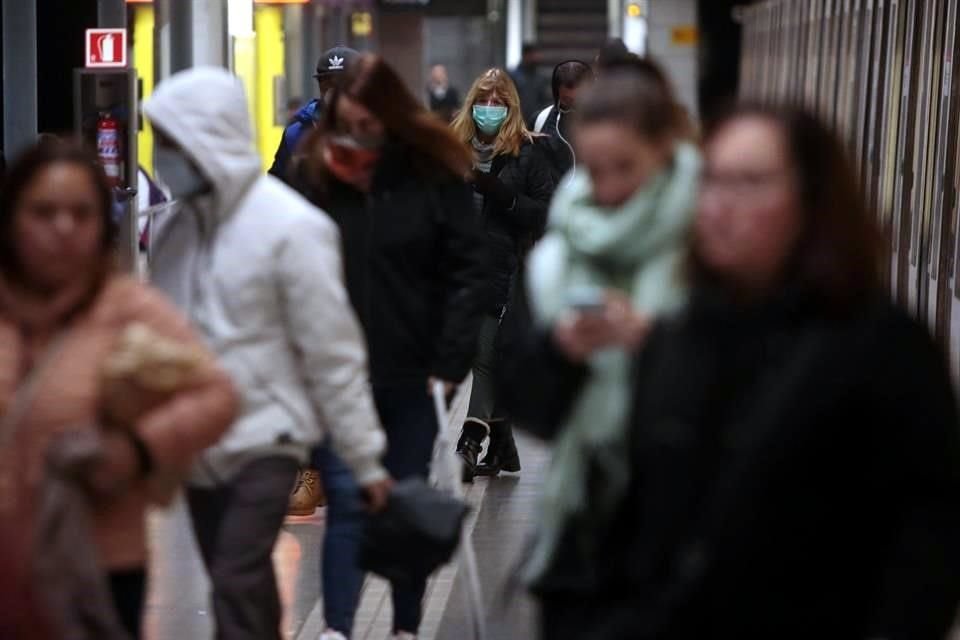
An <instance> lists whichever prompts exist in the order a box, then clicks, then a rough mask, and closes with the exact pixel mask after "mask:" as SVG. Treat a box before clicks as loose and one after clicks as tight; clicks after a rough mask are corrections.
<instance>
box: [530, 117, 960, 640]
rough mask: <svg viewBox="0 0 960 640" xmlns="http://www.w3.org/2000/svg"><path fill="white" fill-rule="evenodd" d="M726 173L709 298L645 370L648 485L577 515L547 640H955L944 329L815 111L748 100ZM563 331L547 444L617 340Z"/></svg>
mask: <svg viewBox="0 0 960 640" xmlns="http://www.w3.org/2000/svg"><path fill="white" fill-rule="evenodd" d="M705 168H706V170H705V174H704V178H703V187H702V190H701V194H700V202H699V211H698V215H697V219H696V223H695V234H694V243H693V248H692V259H691V263H692V265H691V270H690V277H691V278H692V282H691V284H692V286H693V294H692V300H691V304H690V306H689V308H688V310H687V311H686V312H684V313H683V314H681V315H680V316H678V317H676V318H675V319H671V320H667V321H664V322H661V323H659V324H658V326H656V327H655V328H654V330H653V332H652V333H651V334H650V335H649V336H648V338H647V339H646V342H645V346H644V347H643V350H642V352H641V353H640V356H639V360H638V362H637V363H636V369H635V375H634V385H633V393H632V396H633V415H632V419H631V422H630V429H629V434H628V439H627V440H626V441H625V444H624V453H623V455H624V457H625V459H626V460H627V461H628V463H629V467H628V469H629V476H628V478H627V482H626V483H625V484H624V485H623V487H622V489H621V490H620V491H618V492H617V493H616V494H615V495H610V493H609V490H608V489H609V488H608V487H603V486H602V485H596V484H593V482H591V484H590V485H589V486H593V487H596V488H595V489H594V490H595V491H598V492H599V493H600V494H601V495H603V497H604V500H602V501H601V500H591V501H590V502H589V505H590V508H589V509H588V510H587V511H586V512H584V513H582V514H581V516H582V517H580V518H577V519H575V520H574V519H570V520H567V521H566V524H565V525H564V526H563V527H562V532H561V534H560V536H559V539H560V540H561V547H560V549H561V552H560V553H558V554H556V555H555V556H554V557H555V559H556V561H555V562H553V563H552V564H551V565H549V567H548V570H547V571H544V572H542V573H541V574H539V575H538V576H537V581H536V588H537V590H538V593H539V595H540V597H541V598H542V600H543V602H544V605H545V608H544V622H545V631H544V637H546V638H551V639H552V638H575V637H583V636H584V635H587V636H589V637H591V638H600V639H604V638H611V639H612V638H642V639H649V640H674V639H685V638H696V637H705V636H707V635H710V636H716V637H724V638H727V637H729V638H811V637H836V638H873V637H876V638H890V639H892V640H908V639H909V640H917V639H923V640H927V639H929V640H939V639H940V638H943V637H945V635H946V632H947V630H948V628H949V626H950V623H951V621H952V620H953V617H954V615H955V613H956V608H957V602H958V599H960V511H958V509H957V504H958V503H960V431H958V418H957V409H956V399H955V397H954V394H953V391H952V390H951V386H950V379H949V375H948V372H947V369H946V366H945V362H944V360H943V356H942V354H941V353H940V352H939V350H938V348H937V347H936V345H935V344H934V342H933V341H932V340H931V338H930V336H929V335H928V334H927V332H926V330H925V329H924V328H923V327H922V326H920V325H919V324H918V323H916V322H914V321H913V320H911V319H910V318H909V317H907V315H906V314H905V313H904V312H903V311H901V310H900V309H898V308H896V307H895V306H894V305H893V304H892V303H891V302H889V301H888V299H887V296H886V295H885V294H884V293H883V292H882V291H881V289H880V286H879V284H878V277H877V274H878V267H879V261H878V256H877V244H876V240H877V238H878V235H877V233H876V231H875V229H874V226H873V223H872V219H871V216H870V215H869V214H868V212H867V211H866V209H865V206H864V204H863V200H862V198H861V195H860V194H859V193H858V191H857V187H856V185H857V181H856V176H855V175H854V173H853V171H852V169H851V167H850V166H849V164H848V162H847V160H846V158H845V156H844V152H843V146H842V144H841V143H840V142H839V140H837V139H836V138H835V137H834V136H833V135H832V134H831V133H830V132H829V130H827V129H826V128H825V127H824V126H823V125H822V124H820V123H819V122H818V121H817V120H816V119H815V118H814V117H812V116H809V115H807V114H805V113H803V112H799V111H794V110H790V109H787V110H776V109H768V108H743V109H740V110H738V111H737V112H735V113H734V114H733V115H731V116H729V117H727V118H725V119H723V120H722V121H720V122H719V124H718V127H717V128H716V129H715V130H714V131H713V132H712V134H711V135H710V136H709V138H708V139H707V144H706V167H705ZM552 334H553V337H552V338H546V339H544V341H543V342H542V351H541V352H540V355H539V360H537V359H535V358H534V359H531V360H530V362H539V363H540V366H541V367H542V366H543V363H545V362H549V363H550V365H551V368H550V370H551V371H552V372H553V373H552V376H553V379H552V385H553V386H552V388H550V389H549V396H548V397H549V399H550V404H549V405H544V406H547V407H549V409H551V410H553V411H549V412H541V413H540V414H539V418H540V421H539V424H540V426H541V428H542V429H543V433H549V431H550V426H551V425H553V424H555V423H556V421H555V418H556V417H557V416H558V415H562V414H563V413H565V411H566V407H564V406H563V405H564V403H558V402H557V399H558V398H565V397H569V394H570V392H571V391H570V390H572V389H576V388H578V386H579V384H580V380H582V378H583V365H582V364H578V362H579V361H581V360H582V358H583V354H584V353H590V352H591V351H593V350H595V349H596V348H598V345H602V344H604V337H603V335H602V334H603V329H602V328H601V329H600V330H598V331H597V332H596V333H595V334H588V333H586V332H585V331H579V332H578V331H574V332H567V333H564V329H563V328H562V327H561V326H556V327H554V328H553V329H552ZM540 370H541V369H538V370H537V371H540ZM531 375H536V373H535V372H533V373H532V372H531V371H530V370H529V369H528V370H527V371H526V376H527V377H526V378H525V379H530V376H531ZM564 389H566V390H567V391H566V393H564V392H563V390H564ZM544 391H546V389H545V388H541V392H544ZM540 400H541V401H543V398H540ZM548 413H549V414H552V415H547V414H548ZM600 471H601V470H600V469H596V468H594V469H591V471H590V473H589V474H588V476H587V477H588V478H589V479H590V480H591V481H595V480H596V479H597V478H598V477H599V476H598V475H597V474H598V473H600ZM587 569H589V570H587ZM572 578H575V579H572ZM615 596H616V597H615Z"/></svg>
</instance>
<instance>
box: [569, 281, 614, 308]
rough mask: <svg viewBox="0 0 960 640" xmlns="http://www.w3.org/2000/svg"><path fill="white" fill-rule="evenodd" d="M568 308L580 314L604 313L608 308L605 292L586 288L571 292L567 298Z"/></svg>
mask: <svg viewBox="0 0 960 640" xmlns="http://www.w3.org/2000/svg"><path fill="white" fill-rule="evenodd" d="M567 306H569V307H570V308H571V309H573V310H574V311H576V312H578V313H584V314H595V313H603V310H604V309H605V308H606V303H605V301H604V296H603V291H602V290H600V289H597V288H594V287H585V288H581V289H576V290H574V291H571V292H570V294H569V295H568V296H567Z"/></svg>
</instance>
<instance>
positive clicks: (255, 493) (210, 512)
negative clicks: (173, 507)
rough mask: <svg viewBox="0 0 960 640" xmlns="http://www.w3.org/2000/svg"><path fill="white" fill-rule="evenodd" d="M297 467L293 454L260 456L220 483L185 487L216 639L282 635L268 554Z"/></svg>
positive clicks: (262, 639)
mask: <svg viewBox="0 0 960 640" xmlns="http://www.w3.org/2000/svg"><path fill="white" fill-rule="evenodd" d="M297 469H298V465H297V462H296V460H294V459H293V458H286V457H273V458H263V459H260V460H256V461H254V462H251V463H250V464H248V465H247V466H246V467H244V468H243V470H242V471H241V472H240V473H238V474H237V476H236V477H235V478H234V479H233V480H231V481H230V482H229V483H228V484H227V485H225V486H223V487H217V488H215V489H201V488H194V487H191V488H190V489H189V490H188V491H187V500H188V502H189V505H190V515H191V517H192V518H193V531H194V535H195V536H196V538H197V543H198V544H199V546H200V554H201V555H202V556H203V562H204V564H205V565H206V567H207V571H208V572H209V574H210V581H211V583H212V584H213V611H214V615H215V616H216V622H217V635H216V637H217V638H218V640H248V639H249V640H271V639H272V640H279V639H280V616H281V609H280V597H279V595H278V593H277V581H276V576H275V575H274V572H273V561H272V559H271V554H272V553H273V547H274V544H275V543H276V541H277V536H278V535H279V533H280V528H281V527H282V526H283V519H284V517H285V516H286V514H287V504H288V502H289V497H290V490H291V489H292V488H293V483H294V481H295V480H296V477H297Z"/></svg>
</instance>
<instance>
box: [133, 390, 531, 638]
mask: <svg viewBox="0 0 960 640" xmlns="http://www.w3.org/2000/svg"><path fill="white" fill-rule="evenodd" d="M455 407H456V408H455V410H454V412H453V415H452V416H451V422H452V423H454V424H456V423H457V421H462V416H463V413H464V412H465V400H464V399H463V398H461V399H459V400H458V401H457V402H455ZM520 449H521V455H522V456H523V462H524V471H523V473H522V474H520V475H519V476H505V477H502V478H497V479H494V480H490V481H487V480H478V481H477V482H476V483H474V484H473V485H471V486H470V487H469V489H468V492H467V496H466V497H467V500H468V501H469V502H470V503H471V504H472V505H473V506H474V510H473V513H472V515H471V518H470V520H469V522H468V526H469V527H471V529H472V531H473V540H474V544H475V547H476V550H477V555H478V560H479V565H480V577H481V582H482V584H483V591H484V598H485V605H486V606H485V609H486V610H487V611H486V619H487V625H488V633H489V636H490V637H489V640H497V639H500V638H503V639H506V638H509V639H510V640H525V639H527V638H533V637H534V635H533V626H532V625H533V615H532V613H531V607H530V606H529V603H528V601H527V600H526V598H525V596H523V594H522V593H519V592H505V591H504V584H505V580H506V578H507V576H508V574H509V568H510V567H511V566H512V563H514V562H515V560H516V558H517V557H518V556H519V554H520V552H521V548H522V543H523V539H524V533H525V531H526V530H527V528H528V527H529V526H530V523H531V522H532V518H533V517H534V505H533V502H534V499H535V496H536V492H537V489H538V487H539V480H540V477H541V474H542V472H543V467H544V464H545V461H546V452H545V450H544V449H543V447H541V446H540V445H538V444H536V443H534V442H532V441H529V440H525V439H521V440H520ZM323 531H324V510H323V509H321V510H318V511H317V513H316V514H315V515H314V516H312V517H308V518H289V519H288V521H287V523H286V524H285V526H284V529H283V532H282V533H281V536H280V540H279V542H278V544H277V548H276V551H275V553H274V562H275V564H276V567H277V574H278V581H279V585H280V595H281V600H282V601H283V603H284V612H285V613H284V622H283V630H284V634H285V637H287V638H290V639H291V640H301V639H303V640H317V638H319V635H320V632H321V631H322V629H323V611H322V603H321V599H320V577H319V576H320V548H321V543H322V540H323ZM150 534H151V544H152V547H153V553H154V563H153V564H154V566H153V570H152V585H151V587H152V588H151V595H150V599H149V603H148V611H147V619H146V623H145V624H146V636H147V639H148V640H207V639H208V638H210V637H211V634H212V622H213V621H212V613H211V611H210V610H209V608H208V604H207V591H208V588H209V585H208V582H207V579H206V575H205V574H204V571H203V568H202V564H201V562H200V558H199V555H198V553H197V550H196V547H195V544H194V541H193V538H192V535H191V532H190V529H189V519H188V516H187V514H186V510H185V509H184V507H183V505H182V503H180V502H177V503H176V504H174V506H173V507H172V508H171V509H170V510H169V511H167V512H164V513H157V514H154V516H153V517H152V518H151V527H150ZM504 595H506V596H508V597H507V598H504ZM507 600H509V601H510V602H511V606H510V607H506V606H505V605H504V602H505V601H507ZM390 608H391V607H390V598H389V590H388V588H387V585H386V584H385V583H384V582H383V581H381V580H378V579H372V578H371V579H368V581H367V583H366V585H365V587H364V594H363V599H362V602H361V606H360V610H359V611H358V613H357V623H356V627H355V630H354V640H385V639H386V638H388V637H389V631H390V620H391V611H390ZM466 614H467V610H466V609H465V598H464V595H463V592H462V587H461V585H460V580H459V579H458V577H457V569H456V567H455V566H451V567H447V568H445V569H444V570H442V571H440V572H439V573H438V574H437V575H436V576H435V577H434V579H433V580H432V581H431V584H430V586H429V588H428V591H427V601H426V603H425V608H424V623H423V626H422V628H421V634H420V638H421V639H422V640H432V639H434V638H441V639H443V640H447V639H450V640H454V639H456V640H461V639H463V640H466V638H467V637H468V636H467V633H466V628H467V626H466V621H467V617H466Z"/></svg>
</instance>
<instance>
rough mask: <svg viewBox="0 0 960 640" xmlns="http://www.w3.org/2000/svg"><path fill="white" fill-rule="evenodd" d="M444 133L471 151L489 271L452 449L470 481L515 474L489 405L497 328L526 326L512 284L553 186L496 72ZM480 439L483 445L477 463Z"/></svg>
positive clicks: (535, 141) (509, 89)
mask: <svg viewBox="0 0 960 640" xmlns="http://www.w3.org/2000/svg"><path fill="white" fill-rule="evenodd" d="M452 127H453V131H454V133H455V135H456V136H457V137H458V138H459V139H460V140H461V141H463V142H464V143H465V144H468V145H470V146H471V147H472V148H473V191H474V195H473V207H474V211H475V212H476V214H477V215H478V216H480V217H481V219H482V220H483V226H484V230H485V231H486V243H487V246H488V248H489V251H490V255H489V258H490V261H491V263H492V265H493V278H492V279H491V280H490V286H489V301H488V302H489V304H488V306H487V308H486V309H485V310H484V311H485V314H484V316H483V325H482V327H481V329H480V349H479V353H478V354H477V361H476V363H475V365H474V368H473V391H472V394H471V396H470V407H469V409H468V411H467V420H466V422H465V423H464V425H463V434H462V435H461V437H460V441H459V442H458V443H457V452H458V453H459V454H460V457H461V458H462V459H463V462H464V477H465V479H466V480H472V479H473V476H474V475H487V476H496V475H498V474H499V473H500V471H501V470H502V471H509V472H517V471H520V456H519V454H518V453H517V445H516V443H515V442H514V439H513V430H512V428H511V426H510V424H509V422H507V417H506V416H505V415H504V414H503V412H502V411H500V410H499V408H498V406H497V398H496V390H495V382H494V379H493V369H494V367H495V365H496V361H497V359H498V357H499V353H500V352H502V351H503V350H504V348H505V347H504V340H505V339H506V340H507V341H509V340H510V333H511V332H510V331H504V330H503V329H502V328H501V327H502V326H503V327H514V328H524V329H525V326H526V324H527V321H526V318H525V316H526V314H525V313H524V309H523V307H522V306H521V305H518V304H511V303H515V302H517V297H516V296H515V293H516V291H517V287H515V286H514V284H515V283H514V281H515V279H516V276H517V274H518V273H519V271H520V265H521V263H522V262H523V260H524V259H525V257H526V254H527V252H528V251H529V250H530V247H532V246H533V244H534V242H536V241H537V240H538V239H539V238H540V236H541V235H543V230H544V228H545V226H546V222H547V209H548V207H549V205H550V198H551V196H553V191H554V188H555V186H556V185H555V183H554V181H553V176H552V174H551V172H550V164H549V163H548V162H547V159H546V156H545V154H544V150H543V148H542V144H541V143H542V142H545V141H546V139H547V138H546V136H540V135H539V134H535V133H532V132H530V131H528V130H527V126H526V124H525V123H524V119H523V114H522V113H521V110H520V96H519V95H518V93H517V89H516V87H515V86H514V84H513V80H511V79H510V76H509V75H508V74H507V73H506V72H505V71H503V70H502V69H489V70H487V71H485V72H484V73H482V74H481V75H480V77H479V78H477V79H476V80H475V81H474V83H473V86H472V87H471V88H470V91H469V92H468V93H467V97H466V100H464V103H463V109H462V110H461V111H460V114H459V115H458V116H457V117H456V119H455V120H454V121H453V124H452ZM501 323H503V325H502V324H501ZM487 436H489V437H490V445H489V447H488V448H487V454H486V456H485V457H484V459H483V460H482V461H480V462H479V463H478V457H479V455H480V452H481V450H482V443H483V441H484V440H485V439H486V438H487Z"/></svg>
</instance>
